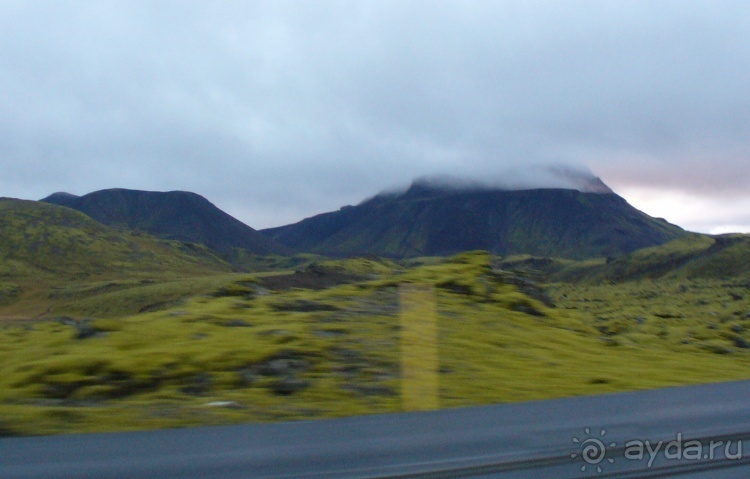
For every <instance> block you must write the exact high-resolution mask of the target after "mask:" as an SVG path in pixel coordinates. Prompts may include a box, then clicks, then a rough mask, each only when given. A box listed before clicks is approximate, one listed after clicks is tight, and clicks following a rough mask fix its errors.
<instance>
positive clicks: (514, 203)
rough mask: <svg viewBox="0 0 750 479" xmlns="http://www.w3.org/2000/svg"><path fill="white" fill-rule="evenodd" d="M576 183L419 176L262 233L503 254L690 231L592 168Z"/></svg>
mask: <svg viewBox="0 0 750 479" xmlns="http://www.w3.org/2000/svg"><path fill="white" fill-rule="evenodd" d="M586 183H587V185H588V186H590V188H588V187H587V188H585V192H583V191H579V190H576V189H562V188H549V189H527V190H515V191H514V190H504V189H497V188H488V187H481V186H471V185H468V186H467V185H463V186H460V187H454V186H451V185H449V184H440V183H434V182H429V181H417V182H415V183H413V184H412V186H411V187H410V188H409V189H408V190H406V191H404V192H400V193H383V194H379V195H377V196H375V197H373V198H371V199H369V200H367V201H364V202H363V203H361V204H359V205H357V206H347V207H343V208H341V209H340V210H339V211H335V212H330V213H324V214H321V215H317V216H313V217H311V218H308V219H305V220H302V221H300V222H299V223H295V224H292V225H288V226H282V227H278V228H270V229H266V230H262V233H265V234H266V235H268V236H270V237H271V238H274V239H276V240H278V241H279V242H281V243H283V244H284V245H286V246H288V247H290V248H293V249H297V250H300V251H307V252H312V253H318V254H324V255H330V256H339V257H341V256H358V255H367V254H376V255H380V256H387V257H416V256H433V255H434V256H447V255H452V254H455V253H457V252H460V251H467V250H475V249H483V250H487V251H490V252H492V253H495V254H500V255H509V254H522V253H525V254H531V255H536V256H547V257H560V258H570V259H585V258H593V257H617V256H621V255H624V254H627V253H630V252H633V251H635V250H637V249H640V248H644V247H649V246H654V245H659V244H663V243H666V242H668V241H670V240H673V239H676V238H679V237H681V236H683V235H685V234H687V233H686V232H685V231H684V230H682V229H681V228H679V227H678V226H675V225H672V224H670V223H668V222H666V221H665V220H662V219H656V218H652V217H650V216H648V215H646V214H645V213H643V212H641V211H639V210H637V209H635V208H634V207H632V206H631V205H629V204H628V203H627V201H625V200H624V199H623V198H621V197H620V196H618V195H616V194H614V193H613V192H612V190H611V189H609V187H607V186H606V185H605V184H604V183H603V182H601V180H599V179H598V178H595V177H591V178H590V179H589V181H587V182H586Z"/></svg>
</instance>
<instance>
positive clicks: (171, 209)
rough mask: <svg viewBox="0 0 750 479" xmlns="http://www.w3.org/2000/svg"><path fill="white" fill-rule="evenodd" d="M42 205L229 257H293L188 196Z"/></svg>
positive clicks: (106, 194)
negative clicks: (235, 254) (241, 253)
mask: <svg viewBox="0 0 750 479" xmlns="http://www.w3.org/2000/svg"><path fill="white" fill-rule="evenodd" d="M41 201H43V202H46V203H52V204H57V205H61V206H66V207H69V208H73V209H75V210H78V211H80V212H82V213H85V214H86V215H88V216H90V217H91V218H93V219H95V220H96V221H99V222H100V223H104V224H106V225H109V226H113V227H117V228H124V229H128V230H133V231H142V232H146V233H149V234H152V235H154V236H158V237H160V238H165V239H173V240H179V241H185V242H189V243H200V244H204V245H206V246H208V247H209V248H211V249H213V250H216V251H217V252H219V253H221V254H223V255H225V256H226V255H231V254H233V250H234V249H235V248H242V249H244V250H247V251H249V252H251V253H255V254H272V253H287V252H288V250H287V248H285V247H284V246H282V245H280V244H278V243H276V242H275V241H274V240H272V239H269V238H266V237H265V236H264V235H262V234H260V233H259V232H258V231H256V230H254V229H253V228H251V227H249V226H247V225H246V224H244V223H242V222H241V221H239V220H237V219H235V218H234V217H232V216H230V215H229V214H227V213H225V212H224V211H222V210H220V209H219V208H217V207H216V206H215V205H214V204H212V203H211V202H209V201H208V200H207V199H206V198H204V197H202V196H200V195H197V194H195V193H190V192H186V191H170V192H155V191H139V190H128V189H108V190H101V191H96V192H93V193H89V194H87V195H84V196H75V195H71V194H68V193H55V194H52V195H50V196H48V197H47V198H44V199H43V200H41Z"/></svg>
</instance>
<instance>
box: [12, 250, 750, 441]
mask: <svg viewBox="0 0 750 479" xmlns="http://www.w3.org/2000/svg"><path fill="white" fill-rule="evenodd" d="M516 259H517V260H519V261H521V263H523V262H524V261H526V260H528V258H516ZM315 263H316V264H315V265H313V266H312V267H313V268H320V266H321V265H322V266H324V267H325V268H328V269H332V268H333V269H336V268H338V269H340V270H343V271H349V272H352V273H356V274H357V275H359V277H362V278H364V279H363V280H362V281H360V282H355V283H350V284H343V285H339V286H335V287H330V288H327V289H322V290H308V289H281V290H268V289H267V288H265V287H263V283H262V279H263V277H264V276H266V277H267V276H268V275H271V274H274V273H263V274H249V273H243V274H237V273H234V274H231V273H221V272H216V273H213V274H209V275H203V276H195V275H192V276H190V275H188V276H185V275H182V276H180V275H178V274H177V273H174V272H173V273H172V276H169V275H167V274H166V273H164V274H163V275H162V277H161V278H156V277H152V278H144V277H142V276H140V275H136V277H128V276H127V275H124V276H122V277H114V278H109V279H107V280H101V279H94V280H89V281H84V280H80V281H68V282H62V281H60V282H56V283H54V284H52V283H49V284H47V286H45V285H44V284H37V285H36V286H34V285H33V284H32V283H31V282H27V283H24V282H23V281H20V282H18V281H10V280H4V281H3V282H2V283H0V293H1V294H0V314H2V315H3V316H5V317H14V318H16V319H15V320H13V321H5V322H2V323H0V433H4V434H54V433H69V432H84V431H113V430H132V429H146V428H157V427H182V426H188V425H207V424H229V423H236V422H243V421H276V420H295V419H309V418H320V417H336V416H346V415H359V414H370V413H382V412H393V411H400V410H403V409H404V404H403V402H402V398H401V393H400V391H401V386H402V383H401V379H402V364H401V361H402V358H403V356H402V355H401V349H400V348H401V346H400V345H401V331H402V326H401V321H400V320H401V318H400V304H399V295H398V291H399V287H400V285H402V284H405V283H416V284H422V285H430V286H431V287H432V288H434V291H435V294H434V297H435V305H434V314H435V320H436V332H437V338H438V342H437V344H438V352H439V355H438V358H439V370H438V371H439V402H440V406H441V407H459V406H469V405H478V404H489V403H498V402H514V401H525V400H532V399H545V398H555V397H563V396H574V395H584V394H596V393H603V392H615V391H627V390H637V389H645V388H654V387H662V386H675V385H681V384H694V383H705V382H712V381H723V380H734V379H747V378H750V349H748V343H750V294H747V284H746V282H745V280H744V279H743V278H742V277H737V278H729V279H724V280H720V279H715V278H706V279H701V278H699V279H685V278H680V277H676V276H675V277H672V276H670V277H669V278H661V279H648V278H645V279H638V280H633V281H628V282H623V283H613V282H611V281H604V282H599V283H596V282H589V283H586V282H578V283H563V282H560V283H555V284H552V285H549V286H548V287H546V288H544V289H546V292H545V294H539V293H540V291H541V289H543V288H541V287H540V286H539V285H534V284H533V283H531V282H529V281H528V280H527V279H525V278H519V277H518V276H517V275H516V274H514V273H511V272H509V271H500V270H498V269H496V267H493V265H495V266H497V264H498V262H497V260H496V259H495V258H492V257H491V256H490V255H488V254H487V253H484V252H469V253H464V254H461V255H458V256H455V257H453V258H449V259H447V260H435V259H433V258H429V259H424V260H420V261H415V262H413V263H412V264H411V265H409V266H405V265H400V264H397V263H393V262H390V261H381V260H376V259H367V260H337V261H330V262H329V261H327V260H321V259H319V258H317V259H316V260H315ZM508 264H509V263H508ZM523 264H526V263H523ZM21 279H22V280H23V277H22V278H21ZM24 281H25V280H24ZM50 285H51V286H50ZM33 288H36V289H33ZM45 288H46V289H45ZM535 288H536V289H539V290H540V291H536V289H535ZM545 295H546V296H545ZM547 297H549V299H550V300H551V302H550V301H548V300H547ZM3 298H4V299H3ZM34 298H36V299H38V300H39V301H40V302H41V305H35V304H34V301H33V300H34ZM2 301H5V303H3V302H2ZM551 303H554V304H555V305H556V306H555V307H552V306H550V304H551ZM42 307H43V308H44V311H46V313H45V314H42V315H41V317H40V318H39V319H33V318H34V317H33V316H31V315H28V316H26V318H27V319H19V318H21V315H22V314H24V313H26V314H28V313H36V312H37V311H39V309H40V308H42ZM24 308H26V309H24ZM8 311H12V312H14V314H9V313H8ZM44 311H43V312H44Z"/></svg>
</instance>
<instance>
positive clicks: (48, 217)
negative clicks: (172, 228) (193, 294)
mask: <svg viewBox="0 0 750 479" xmlns="http://www.w3.org/2000/svg"><path fill="white" fill-rule="evenodd" d="M229 270H230V268H229V265H227V264H226V263H225V262H223V261H221V260H220V259H219V258H218V257H216V256H215V255H214V254H213V253H212V252H211V251H210V250H209V249H208V248H205V247H200V246H194V245H186V244H184V243H180V242H176V241H165V240H160V239H157V238H154V237H152V236H144V235H141V236H135V235H132V234H130V233H128V232H125V231H118V230H115V229H113V228H110V227H107V226H105V225H102V224H101V223H97V222H96V221H94V220H92V219H91V218H89V217H88V216H86V215H84V214H82V213H79V212H77V211H73V210H71V209H69V208H63V207H61V206H57V205H51V204H46V203H40V202H37V201H24V200H15V199H8V198H2V199H0V278H23V277H32V278H35V279H39V278H40V277H43V276H46V275H53V276H56V277H64V278H88V277H98V276H106V275H108V274H109V275H111V274H113V273H117V274H129V273H149V274H153V273H165V272H173V273H175V272H178V273H190V274H197V273H207V272H214V273H215V272H218V271H229Z"/></svg>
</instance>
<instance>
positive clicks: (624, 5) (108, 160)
mask: <svg viewBox="0 0 750 479" xmlns="http://www.w3.org/2000/svg"><path fill="white" fill-rule="evenodd" d="M748 85H750V2H748V1H745V0H737V1H724V0H708V1H701V0H690V1H686V0H676V1H669V0H660V1H652V0H645V1H639V0H622V1H607V0H588V1H576V0H564V1H563V0H558V1H535V0H523V1H503V0H498V1H489V0H477V1H471V0H456V1H446V0H430V1H422V0H395V1H390V0H375V1H364V0H361V1H357V0H349V1H327V0H311V1H305V0H295V1H291V0H287V1H285V0H273V1H261V0H256V1H252V0H242V1H222V0H210V1H209V0H204V1H193V0H176V1H171V0H170V1H168V0H148V1H140V0H124V1H108V0H80V1H66V0H51V1H45V0H33V1H27V0H0V167H1V168H2V169H1V170H0V171H1V172H2V174H1V175H0V196H6V197H15V198H23V199H41V198H43V197H45V196H47V195H49V194H51V193H53V192H57V191H66V192H69V193H73V194H78V195H82V194H85V193H88V192H91V191H95V190H100V189H105V188H115V187H119V188H133V189H143V190H155V191H171V190H187V191H193V192H195V193H199V194H201V195H203V196H205V197H206V198H208V199H209V200H211V201H212V202H213V203H214V204H216V205H217V206H218V207H220V208H221V209H223V210H225V211H227V212H228V213H230V214H232V215H233V216H235V217H237V218H238V219H240V220H242V221H243V222H245V223H247V224H248V225H250V226H252V227H254V228H257V229H261V228H266V227H272V226H280V225H284V224H288V223H292V222H296V221H299V220H301V219H303V218H305V217H309V216H312V215H314V214H318V213H323V212H326V211H332V210H336V209H338V208H340V207H341V206H344V205H348V204H357V203H359V202H360V201H362V200H364V199H366V198H367V197H370V196H372V195H374V194H376V193H378V192H379V191H381V190H386V189H392V188H396V187H400V186H403V185H408V184H409V183H410V181H411V180H413V179H414V178H417V177H422V176H430V175H451V176H460V177H463V178H468V179H474V180H476V179H478V180H487V179H496V180H497V179H499V180H501V179H502V178H504V177H506V176H507V175H509V174H510V173H509V172H511V171H525V170H527V169H529V168H530V169H529V171H540V169H539V168H542V169H543V167H544V165H558V166H564V167H567V168H576V169H582V170H587V171H591V172H592V173H593V174H595V175H596V176H599V177H601V179H602V180H603V181H604V182H605V183H606V184H607V185H608V186H609V187H611V188H612V189H613V190H614V191H615V192H616V193H617V194H619V195H621V196H623V197H624V198H625V199H627V200H628V201H629V202H630V203H631V204H633V205H634V206H636V207H637V208H639V209H641V210H642V211H644V212H646V213H648V214H650V215H652V216H656V217H663V218H666V219H667V220H669V221H670V222H672V223H675V224H678V225H680V226H682V227H683V228H686V229H689V230H691V231H700V232H706V233H724V232H731V231H741V232H750V188H749V187H748V185H750V89H748ZM534 168H536V170H535V169H534Z"/></svg>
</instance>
